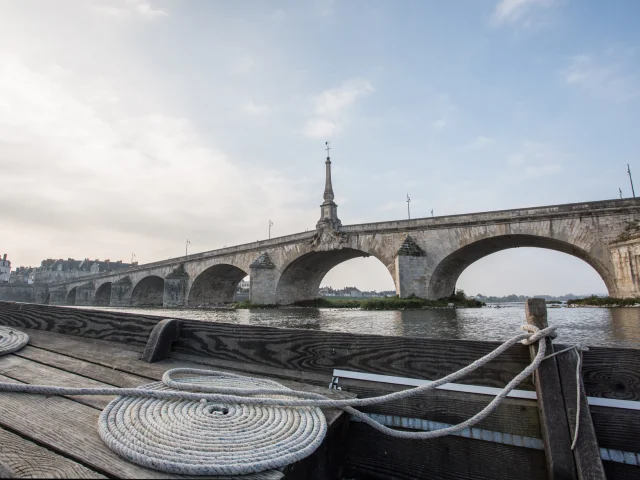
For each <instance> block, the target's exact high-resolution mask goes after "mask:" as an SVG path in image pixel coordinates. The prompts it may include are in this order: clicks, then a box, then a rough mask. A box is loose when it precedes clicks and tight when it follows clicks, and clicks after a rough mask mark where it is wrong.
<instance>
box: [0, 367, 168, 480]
mask: <svg viewBox="0 0 640 480" xmlns="http://www.w3.org/2000/svg"><path fill="white" fill-rule="evenodd" d="M0 381H2V382H10V383H16V382H17V381H16V380H13V379H11V378H9V377H5V376H3V375H0ZM0 411H1V412H2V415H0V426H3V427H5V428H7V429H9V430H11V431H14V432H17V433H18V434H20V435H21V436H23V437H27V438H30V439H33V440H34V441H35V442H37V443H39V444H41V445H45V446H46V447H47V448H48V449H50V450H53V451H54V452H57V453H60V454H62V455H64V456H66V457H68V458H71V459H73V460H75V461H77V462H79V463H82V464H83V465H87V466H89V467H90V468H92V469H94V470H96V471H98V472H100V473H106V474H108V475H110V476H115V477H121V478H172V477H174V476H173V475H169V474H164V473H161V472H156V471H153V470H149V469H146V468H142V467H139V466H137V465H134V464H132V463H129V462H126V461H125V460H122V459H121V458H120V457H118V456H117V455H116V454H115V453H114V452H112V451H111V450H110V449H109V448H108V447H107V446H106V445H105V444H104V443H103V442H102V440H101V439H100V437H99V436H98V431H97V428H96V425H97V423H98V416H99V414H100V412H99V411H98V410H96V409H95V408H92V407H88V406H86V405H82V404H80V403H77V402H74V401H73V400H69V399H67V398H62V397H54V396H51V397H46V396H42V395H27V394H21V393H3V394H2V395H0Z"/></svg>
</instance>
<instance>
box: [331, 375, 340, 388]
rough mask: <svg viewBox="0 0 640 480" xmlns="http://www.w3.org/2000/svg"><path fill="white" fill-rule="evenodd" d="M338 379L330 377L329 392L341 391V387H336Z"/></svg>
mask: <svg viewBox="0 0 640 480" xmlns="http://www.w3.org/2000/svg"><path fill="white" fill-rule="evenodd" d="M339 380H340V377H331V383H330V384H329V390H342V387H339V386H338V381H339Z"/></svg>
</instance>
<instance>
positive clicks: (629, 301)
mask: <svg viewBox="0 0 640 480" xmlns="http://www.w3.org/2000/svg"><path fill="white" fill-rule="evenodd" d="M637 304H640V298H633V297H628V298H613V297H596V296H595V295H592V296H590V297H585V298H576V299H573V300H567V305H569V306H577V307H631V306H633V305H637Z"/></svg>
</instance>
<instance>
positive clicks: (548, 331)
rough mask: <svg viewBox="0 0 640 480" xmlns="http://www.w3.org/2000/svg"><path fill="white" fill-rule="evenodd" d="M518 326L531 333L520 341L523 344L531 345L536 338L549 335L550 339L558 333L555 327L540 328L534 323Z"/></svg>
mask: <svg viewBox="0 0 640 480" xmlns="http://www.w3.org/2000/svg"><path fill="white" fill-rule="evenodd" d="M520 328H521V329H522V330H524V331H525V332H529V333H531V335H530V336H528V337H527V338H525V339H523V340H521V342H520V343H522V344H523V345H532V344H534V343H536V342H537V341H538V340H540V339H541V338H545V337H549V338H551V339H554V338H556V337H557V336H558V334H557V333H556V327H546V328H543V329H542V330H541V329H539V328H538V327H536V326H535V325H529V324H527V325H522V326H521V327H520Z"/></svg>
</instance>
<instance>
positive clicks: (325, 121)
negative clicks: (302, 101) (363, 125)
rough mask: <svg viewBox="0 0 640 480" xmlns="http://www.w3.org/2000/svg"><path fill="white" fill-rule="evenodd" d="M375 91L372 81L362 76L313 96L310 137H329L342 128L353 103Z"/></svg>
mask: <svg viewBox="0 0 640 480" xmlns="http://www.w3.org/2000/svg"><path fill="white" fill-rule="evenodd" d="M373 91H374V89H373V86H372V85H371V83H370V82H369V81H368V80H366V79H362V78H352V79H350V80H347V81H345V82H343V83H342V85H340V86H339V87H335V88H330V89H328V90H325V91H323V92H321V93H320V94H318V95H316V96H315V97H314V98H313V105H314V108H313V117H312V118H310V119H309V120H308V121H307V123H306V125H305V128H304V129H303V133H304V135H306V136H308V137H313V138H317V137H323V138H324V137H327V136H331V135H332V134H334V133H337V132H338V131H340V130H341V129H342V126H343V123H344V122H345V120H346V118H347V117H348V112H349V110H350V108H351V107H352V106H353V104H354V103H355V102H356V101H357V100H358V99H359V98H361V97H364V96H367V95H369V94H370V93H372V92H373Z"/></svg>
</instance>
